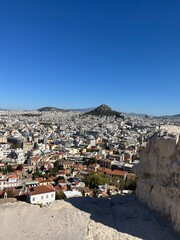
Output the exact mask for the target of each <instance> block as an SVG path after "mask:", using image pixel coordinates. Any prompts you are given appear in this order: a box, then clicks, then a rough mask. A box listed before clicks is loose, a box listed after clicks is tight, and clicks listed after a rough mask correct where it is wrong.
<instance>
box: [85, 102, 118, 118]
mask: <svg viewBox="0 0 180 240" xmlns="http://www.w3.org/2000/svg"><path fill="white" fill-rule="evenodd" d="M84 115H94V116H116V117H122V115H121V113H120V112H117V111H114V110H112V109H111V108H110V107H109V106H107V105H106V104H102V105H100V106H99V107H97V108H95V109H94V110H92V111H90V112H86V113H85V114H84Z"/></svg>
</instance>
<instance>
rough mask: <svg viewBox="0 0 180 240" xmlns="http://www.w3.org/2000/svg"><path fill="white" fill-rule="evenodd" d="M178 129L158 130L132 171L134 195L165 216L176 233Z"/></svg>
mask: <svg viewBox="0 0 180 240" xmlns="http://www.w3.org/2000/svg"><path fill="white" fill-rule="evenodd" d="M179 134H180V127H176V126H169V125H165V126H163V127H161V129H160V131H159V132H157V133H156V134H155V135H154V136H153V137H152V138H151V139H150V141H149V143H148V144H147V147H146V148H145V149H144V151H143V152H142V153H141V156H140V163H139V164H138V166H136V167H135V168H134V172H135V173H136V174H137V175H138V183H137V189H136V194H137V196H138V198H139V199H140V200H141V201H143V202H145V203H146V204H148V206H150V207H151V208H152V209H154V210H156V211H158V212H160V213H161V214H163V215H164V216H166V217H167V218H168V219H169V220H170V221H171V222H172V225H173V227H174V229H175V230H176V231H177V232H178V233H180V139H179Z"/></svg>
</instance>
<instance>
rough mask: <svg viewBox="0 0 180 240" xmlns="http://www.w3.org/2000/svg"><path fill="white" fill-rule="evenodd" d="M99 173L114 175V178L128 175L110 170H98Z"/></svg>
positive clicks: (124, 172)
mask: <svg viewBox="0 0 180 240" xmlns="http://www.w3.org/2000/svg"><path fill="white" fill-rule="evenodd" d="M98 172H99V173H106V174H109V175H115V176H125V175H127V174H128V172H126V171H121V170H114V171H112V170H110V169H109V168H98Z"/></svg>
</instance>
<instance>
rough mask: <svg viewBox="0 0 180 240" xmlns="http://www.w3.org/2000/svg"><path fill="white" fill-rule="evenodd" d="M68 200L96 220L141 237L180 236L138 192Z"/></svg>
mask: <svg viewBox="0 0 180 240" xmlns="http://www.w3.org/2000/svg"><path fill="white" fill-rule="evenodd" d="M65 201H66V202H69V203H71V204H72V205H73V206H74V207H76V208H78V209H80V210H81V211H84V212H87V213H89V214H90V215H91V216H90V218H91V219H92V220H94V221H95V222H99V223H102V224H103V225H106V226H108V227H111V228H114V229H116V230H117V231H119V232H122V233H127V234H129V235H132V236H135V237H138V238H140V239H144V240H152V239H153V240H170V239H171V240H178V239H180V238H179V237H178V236H177V235H176V234H175V233H174V231H173V230H172V228H171V226H170V225H169V223H168V222H167V221H166V220H165V219H164V218H162V217H160V216H159V215H158V214H156V213H155V212H154V211H152V210H150V209H149V208H148V207H147V206H145V205H144V204H142V203H140V202H139V201H138V200H137V199H136V197H135V195H126V196H115V197H113V198H112V199H102V198H90V197H83V198H82V197H81V198H71V199H66V200H65Z"/></svg>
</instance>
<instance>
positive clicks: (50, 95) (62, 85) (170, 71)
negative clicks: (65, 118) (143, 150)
mask: <svg viewBox="0 0 180 240" xmlns="http://www.w3.org/2000/svg"><path fill="white" fill-rule="evenodd" d="M0 89H1V91H0V108H11V109H36V108H39V107H44V106H55V107H60V108H84V107H93V106H98V105H100V104H101V103H106V104H108V105H109V106H110V107H112V108H113V109H115V110H119V111H122V112H137V113H147V114H155V115H161V114H176V113H180V107H179V105H180V1H179V0H173V1H171V0H168V1H166V0H158V1H157V0H141V1H140V0H109V1H107V0H26V1H25V0H11V1H10V0H1V1H0Z"/></svg>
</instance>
